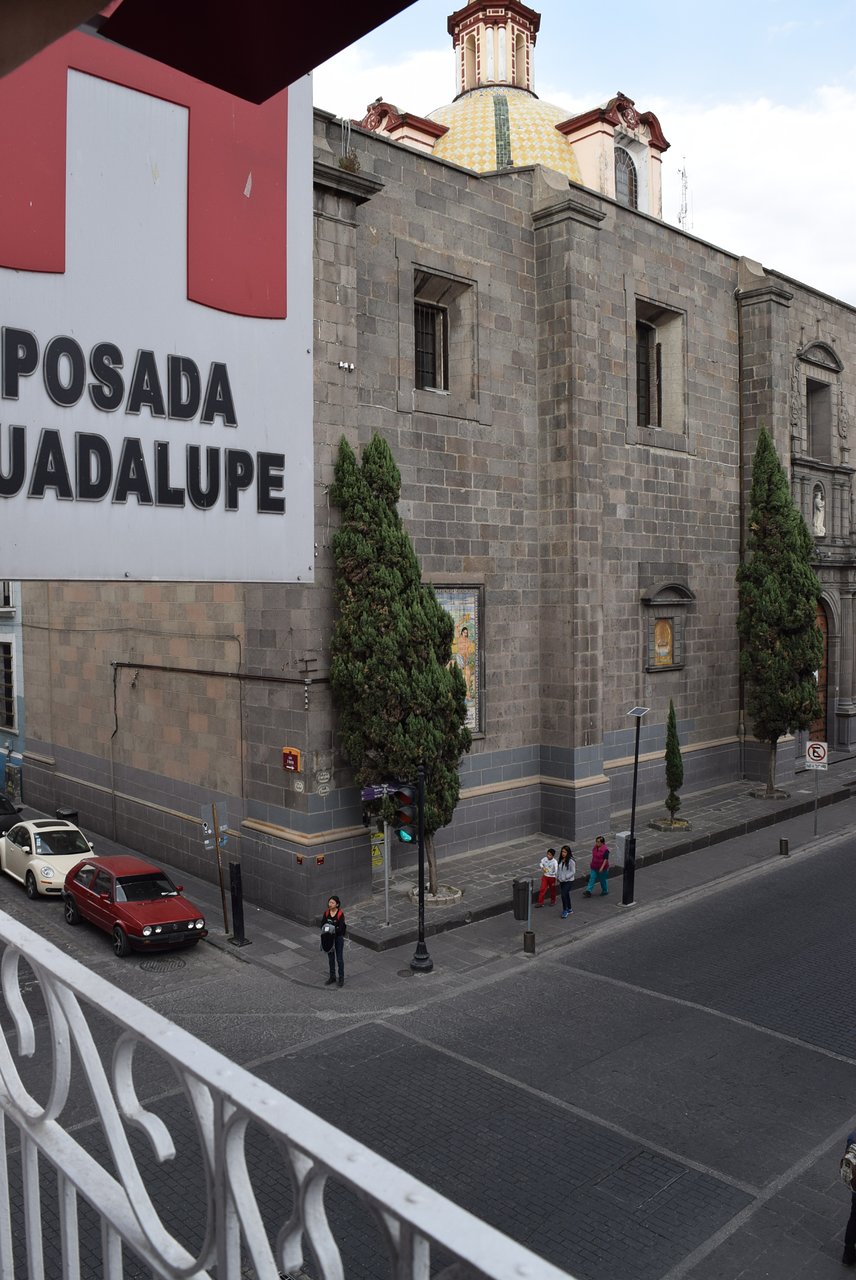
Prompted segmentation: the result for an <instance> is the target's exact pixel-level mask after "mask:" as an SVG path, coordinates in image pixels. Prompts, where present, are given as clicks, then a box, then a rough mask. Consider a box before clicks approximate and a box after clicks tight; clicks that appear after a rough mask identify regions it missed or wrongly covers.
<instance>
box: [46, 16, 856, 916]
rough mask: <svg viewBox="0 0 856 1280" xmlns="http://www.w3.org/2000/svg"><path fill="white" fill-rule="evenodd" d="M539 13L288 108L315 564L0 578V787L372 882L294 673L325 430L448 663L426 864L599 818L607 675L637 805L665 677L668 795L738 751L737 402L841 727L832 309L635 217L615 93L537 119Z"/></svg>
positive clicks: (816, 296) (711, 774)
mask: <svg viewBox="0 0 856 1280" xmlns="http://www.w3.org/2000/svg"><path fill="white" fill-rule="evenodd" d="M539 22H540V19H539V16H538V14H537V13H536V12H534V11H533V10H532V9H530V8H528V7H527V6H525V5H524V4H522V3H519V2H518V0H494V2H493V3H481V2H479V0H476V2H474V3H472V4H469V5H467V6H466V7H465V8H463V9H461V10H459V11H458V12H457V13H454V14H453V15H452V16H451V17H450V19H449V32H450V35H451V37H452V43H453V48H454V56H455V59H456V67H457V76H458V90H459V91H458V94H457V96H456V98H455V101H454V102H453V103H451V104H450V105H449V106H445V107H442V108H440V109H439V110H437V111H435V112H433V113H432V114H431V115H430V116H429V117H427V118H421V117H418V116H414V115H411V114H408V113H407V112H406V110H405V107H406V104H399V105H394V104H392V103H388V102H385V101H384V100H383V99H378V101H377V102H375V103H372V104H371V105H370V106H369V107H368V109H367V113H366V116H365V118H364V119H363V120H362V121H361V122H360V123H359V124H357V123H356V122H354V124H353V125H352V126H351V125H347V124H346V123H345V122H343V121H341V120H339V119H337V118H335V117H333V116H332V115H330V114H328V113H325V112H324V111H320V110H319V111H316V113H315V138H314V143H315V149H314V194H315V206H314V212H315V249H314V265H315V322H314V343H315V345H314V369H315V420H314V439H315V475H314V483H315V541H316V576H315V582H314V583H313V584H301V583H296V584H284V585H273V586H272V585H270V584H266V585H252V584H250V585H247V584H238V585H236V584H232V583H227V582H224V583H220V584H213V585H212V584H210V583H208V584H190V583H134V582H128V583H125V582H115V583H80V582H73V583H72V582H45V583H26V584H23V586H22V592H21V600H22V604H21V608H22V620H23V633H24V641H23V667H24V672H23V676H24V679H23V684H24V689H25V696H26V726H27V736H26V749H25V752H24V795H25V799H26V800H27V802H29V803H30V804H33V805H37V806H40V807H44V808H46V809H48V810H52V809H53V808H54V807H56V806H58V805H69V806H72V807H74V808H76V809H78V810H79V812H80V820H81V822H82V823H83V824H84V825H86V826H87V827H88V828H90V829H93V830H95V831H103V832H104V833H105V834H107V835H109V836H113V837H115V838H116V839H118V840H120V841H122V842H125V843H126V844H128V845H129V846H130V847H133V848H136V849H139V850H143V851H146V852H148V853H150V854H152V855H161V856H163V857H164V858H165V859H166V860H168V861H170V862H171V863H173V864H176V865H180V866H184V867H185V868H186V869H187V870H188V871H190V872H193V873H195V874H199V875H203V876H206V877H207V878H211V877H212V875H213V874H214V868H213V866H212V864H211V861H210V855H209V854H207V853H205V851H204V849H203V844H202V838H201V826H200V814H201V812H202V809H203V807H204V806H205V805H206V804H209V805H210V802H211V801H212V800H215V801H217V802H218V804H219V805H220V806H221V808H222V809H224V810H225V811H227V813H228V822H229V827H230V829H231V830H232V831H234V832H235V833H236V835H235V838H234V842H233V844H232V845H231V846H230V854H232V856H234V855H233V851H234V852H235V853H237V854H238V855H239V856H240V858H241V862H242V867H243V878H244V888H245V892H246V893H247V895H248V896H249V897H250V898H251V899H256V900H258V901H264V902H265V903H266V904H267V905H269V906H270V907H272V908H273V909H274V910H277V911H280V912H282V913H285V914H288V915H291V916H294V917H296V918H299V919H309V918H310V917H313V916H314V915H316V914H317V911H318V909H319V903H320V902H323V900H324V898H325V897H326V896H327V894H328V893H329V892H332V891H335V892H339V893H341V895H342V896H343V898H345V899H346V900H350V901H354V900H357V899H359V898H363V897H366V896H367V895H368V894H370V893H371V887H372V867H371V855H370V848H369V837H368V833H367V831H366V828H365V826H364V825H363V822H362V809H361V803H360V796H359V793H358V791H357V789H356V788H355V786H354V785H353V780H352V777H351V775H350V773H349V770H348V769H347V768H346V766H345V765H344V763H343V760H342V758H341V756H340V754H339V752H338V750H337V734H336V715H335V711H334V708H333V706H332V702H331V694H330V686H329V680H328V667H329V641H330V634H331V628H332V625H333V600H332V581H333V563H332V555H331V539H332V535H333V533H334V531H335V529H336V526H337V518H338V517H337V512H336V510H335V509H334V508H333V507H332V505H331V503H330V498H329V493H330V485H331V481H332V477H333V467H334V462H335V457H336V452H337V448H338V443H339V440H340V438H341V436H342V435H345V436H346V437H347V438H348V440H349V441H350V442H351V443H352V444H353V445H354V446H355V447H356V448H358V447H359V446H361V445H364V444H365V443H367V442H368V441H369V439H370V438H371V436H372V434H373V433H375V432H378V433H380V434H381V435H382V436H383V437H384V438H385V439H386V440H387V441H388V443H389V445H390V447H391V449H392V452H393V455H394V457H395V460H396V462H397V464H398V466H399V468H400V470H401V476H402V495H401V505H400V511H401V514H402V517H403V519H404V522H405V525H406V527H407V529H408V531H409V532H410V534H411V536H412V538H413V541H414V544H415V547H416V551H417V554H418V555H419V557H420V560H421V564H422V568H423V573H424V577H425V579H426V580H427V581H430V582H431V583H433V584H434V585H435V587H436V589H437V591H438V594H439V596H440V598H441V600H442V601H443V602H444V603H445V605H446V607H447V608H448V609H449V611H450V612H451V614H452V616H453V618H454V620H455V646H456V655H455V656H456V659H457V660H458V661H459V662H460V663H461V666H462V668H463V670H464V673H465V677H466V680H467V688H468V714H469V720H470V726H471V729H472V732H473V739H474V740H473V746H472V750H471V752H470V753H469V754H468V755H467V756H466V757H465V759H464V760H463V762H462V765H461V784H462V795H461V801H460V804H459V806H458V809H457V811H456V814H455V817H454V821H453V823H452V824H451V825H450V827H449V828H447V829H446V830H445V831H443V832H441V833H439V836H438V841H437V847H438V853H439V855H440V857H441V859H442V855H443V853H444V852H446V853H449V852H456V851H461V850H465V849H468V848H480V849H489V847H490V846H491V845H497V844H500V843H502V842H503V841H506V840H508V839H510V838H513V837H519V836H524V835H527V834H535V833H539V832H541V833H545V834H547V835H549V836H551V837H554V838H555V839H556V840H557V841H558V840H569V841H571V840H574V839H575V835H576V832H577V831H579V830H582V829H583V828H585V830H586V831H588V830H590V829H591V827H592V825H597V826H602V827H604V829H607V830H608V829H609V828H610V825H611V824H610V815H612V814H615V813H617V812H619V811H621V810H622V809H627V808H629V800H630V786H631V776H632V764H633V742H634V721H633V719H632V718H631V717H629V716H628V712H629V710H630V708H632V707H634V706H635V705H640V704H641V705H642V706H644V707H647V708H649V710H648V714H647V715H646V717H645V719H644V722H643V726H642V737H641V764H640V775H639V781H640V791H639V798H640V801H641V802H643V803H645V802H651V801H654V800H656V799H658V798H660V797H664V796H665V790H666V788H665V783H664V776H663V751H664V741H665V723H666V717H667V714H668V708H669V700H670V699H672V700H673V701H674V705H675V709H676V713H677V716H678V723H679V730H680V737H681V743H682V749H683V757H684V766H685V774H686V779H685V784H684V794H685V795H687V794H691V793H692V792H693V791H694V790H698V789H700V788H704V787H709V786H712V785H715V784H717V783H722V782H726V781H730V780H734V779H739V778H741V777H746V776H751V777H756V776H763V774H764V771H765V768H766V757H765V755H764V753H763V751H762V750H761V749H760V748H759V747H758V744H757V743H755V742H754V739H753V738H752V733H751V725H749V724H748V723H746V721H745V717H744V711H743V691H742V689H741V684H740V681H739V679H738V672H737V639H736V629H735V619H736V613H737V592H736V587H735V573H736V570H737V566H738V564H739V562H740V558H741V555H742V554H743V530H744V528H745V517H746V511H745V507H746V502H747V496H748V488H749V482H750V472H751V459H752V455H753V452H754V448H755V444H756V441H757V436H758V432H759V429H760V427H761V426H762V425H766V426H767V427H768V429H769V430H770V431H771V433H772V434H773V437H774V439H775V442H776V445H777V448H778V450H779V453H780V456H781V457H782V459H783V461H784V462H785V464H786V465H787V466H788V467H789V469H790V474H791V477H792V484H793V494H794V498H795V500H796V502H797V504H798V505H799V507H800V509H801V510H802V512H803V514H804V516H805V518H806V521H807V522H808V524H809V528H810V529H811V530H812V531H813V535H814V540H815V546H816V565H817V570H818V573H819V575H820V577H821V580H822V582H823V586H824V596H823V604H822V609H821V611H820V623H821V626H822V628H823V631H824V634H825V637H826V660H825V662H824V665H823V669H822V670H821V672H820V673H819V681H820V692H821V700H822V703H823V707H824V712H823V718H822V720H821V721H820V722H819V723H818V724H817V725H816V726H815V727H814V730H813V732H814V735H815V736H816V737H818V738H823V739H826V740H828V741H829V743H830V744H831V748H832V750H833V751H840V752H849V751H852V750H853V747H854V738H856V691H854V674H855V673H854V661H856V638H854V597H856V539H855V538H854V528H853V489H852V476H853V466H852V464H851V460H850V416H851V407H852V405H853V402H854V393H856V312H854V310H853V308H851V307H850V306H847V305H845V304H843V303H841V302H839V301H836V300H835V299H834V298H831V297H827V296H826V295H824V294H821V293H819V292H817V291H816V290H813V289H811V288H810V287H808V286H806V285H804V284H801V283H798V282H797V281H794V280H792V279H790V278H789V277H788V276H787V275H785V274H783V273H782V272H781V271H780V270H777V269H775V270H774V269H772V268H763V267H761V266H760V265H758V264H757V263H754V262H750V261H748V260H746V259H742V258H740V257H739V255H738V253H734V252H731V251H728V250H724V249H720V248H717V247H715V246H712V245H710V244H707V243H704V242H703V241H701V240H699V239H697V238H696V237H694V236H693V235H691V234H688V233H687V232H685V231H683V230H681V229H678V228H676V227H674V226H669V225H667V224H666V223H665V222H663V221H662V201H661V184H660V172H661V157H662V154H663V152H664V150H665V149H666V148H667V147H668V143H667V141H666V137H665V136H664V133H663V128H661V124H660V122H659V121H658V120H657V119H656V117H655V116H654V115H652V114H651V113H650V112H645V111H644V110H640V109H639V108H637V105H636V103H635V102H634V101H633V100H632V99H631V98H630V97H627V96H625V95H624V94H622V93H619V94H617V95H615V96H613V97H611V98H609V100H608V101H606V102H605V104H604V105H601V106H596V107H594V108H593V109H592V110H591V111H588V112H586V113H584V114H583V115H579V116H577V117H574V118H571V119H567V118H566V117H565V114H564V112H563V111H562V109H561V108H558V107H551V106H550V105H549V104H546V103H544V102H542V101H541V100H540V99H539V98H538V97H537V96H536V94H535V91H534V84H535V81H534V71H533V68H534V59H535V45H536V37H537V36H538V33H539ZM627 87H628V88H629V89H631V90H632V86H627ZM664 127H665V128H666V130H667V129H668V122H667V121H666V122H664ZM737 248H738V250H739V246H738V247H737ZM782 265H783V266H784V267H786V266H787V264H782ZM287 424H288V406H283V430H284V431H287V430H288V425H287ZM283 748H289V749H290V750H291V751H292V755H291V757H290V761H291V763H294V761H295V755H294V754H293V753H295V752H299V753H300V769H299V771H297V770H295V769H284V768H283ZM803 749H804V743H802V742H800V741H796V742H794V743H792V744H790V743H783V744H782V747H781V748H780V753H779V755H780V774H781V775H782V776H786V775H787V774H788V773H789V772H792V771H793V769H794V768H795V767H796V765H797V763H798V761H799V758H800V754H801V753H802V751H803ZM399 856H405V855H404V854H403V852H402V851H400V850H398V851H396V857H399ZM319 858H320V859H322V861H319Z"/></svg>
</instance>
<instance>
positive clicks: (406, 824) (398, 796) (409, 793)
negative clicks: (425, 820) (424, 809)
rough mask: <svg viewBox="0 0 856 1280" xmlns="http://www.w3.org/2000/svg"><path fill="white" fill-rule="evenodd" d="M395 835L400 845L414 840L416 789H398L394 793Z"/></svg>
mask: <svg viewBox="0 0 856 1280" xmlns="http://www.w3.org/2000/svg"><path fill="white" fill-rule="evenodd" d="M393 825H394V827H395V834H396V836H397V837H398V839H399V840H400V841H401V842H402V844H412V843H413V842H414V840H415V839H416V788H415V787H399V788H398V790H397V791H396V793H395V821H394V823H393Z"/></svg>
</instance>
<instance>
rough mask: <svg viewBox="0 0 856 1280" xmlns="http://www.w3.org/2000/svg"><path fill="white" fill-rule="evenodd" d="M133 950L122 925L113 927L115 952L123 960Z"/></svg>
mask: <svg viewBox="0 0 856 1280" xmlns="http://www.w3.org/2000/svg"><path fill="white" fill-rule="evenodd" d="M130 950H131V944H130V942H129V941H128V935H127V933H125V930H124V929H123V928H122V927H121V926H120V925H118V924H117V925H114V926H113V951H114V953H115V954H116V955H117V956H118V957H119V959H120V960H121V959H122V958H123V957H124V956H126V955H128V953H129V952H130Z"/></svg>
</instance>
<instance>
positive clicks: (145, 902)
mask: <svg viewBox="0 0 856 1280" xmlns="http://www.w3.org/2000/svg"><path fill="white" fill-rule="evenodd" d="M62 896H63V902H64V904H65V918H66V920H67V921H68V923H69V924H80V921H81V920H89V921H91V922H92V924H94V925H97V926H98V928H99V929H104V930H106V932H107V933H109V934H111V935H112V938H113V950H114V951H115V953H116V955H117V956H126V955H127V954H128V952H129V951H131V950H135V951H157V950H161V949H164V948H167V947H178V946H193V945H194V944H195V943H197V942H198V941H199V939H200V938H204V937H205V936H206V934H207V932H208V930H207V929H206V928H205V919H204V917H203V915H202V912H201V911H199V910H198V908H196V907H194V905H193V903H192V902H188V900H187V898H183V897H182V896H181V885H179V886H178V887H176V885H174V884H173V883H172V881H171V880H170V878H169V876H168V875H167V874H166V872H165V871H161V870H160V868H159V867H156V866H154V865H153V864H152V863H151V862H146V861H145V859H143V858H136V857H134V856H133V855H131V854H124V853H123V854H113V855H108V856H107V857H103V858H95V857H92V858H84V859H83V861H82V862H78V863H77V864H76V865H75V866H73V867H72V868H71V870H70V871H69V873H68V875H67V876H66V877H65V885H64V887H63V891H62Z"/></svg>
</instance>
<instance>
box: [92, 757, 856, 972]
mask: <svg viewBox="0 0 856 1280" xmlns="http://www.w3.org/2000/svg"><path fill="white" fill-rule="evenodd" d="M751 785H752V784H749V783H737V784H730V785H728V786H724V787H719V788H716V789H715V790H712V791H706V792H701V793H698V794H696V795H694V796H687V797H686V798H685V800H684V805H683V808H682V810H681V815H682V816H686V817H687V818H688V819H689V820H690V821H691V823H692V830H691V831H690V832H682V833H675V834H672V833H668V832H666V833H664V832H658V831H655V830H653V829H652V828H650V827H649V826H648V823H649V821H650V820H651V819H652V818H654V817H657V818H659V817H662V816H663V815H664V810H663V808H662V806H658V805H655V806H647V807H644V808H641V807H637V811H636V834H637V876H636V898H637V901H638V902H640V903H641V904H643V905H645V906H649V905H650V904H651V903H653V902H655V901H661V902H663V901H666V900H668V899H669V898H671V897H673V896H674V895H675V894H677V893H681V892H685V891H686V890H688V889H695V888H703V887H704V886H705V885H706V884H710V883H713V882H715V881H718V880H721V879H722V878H723V877H724V876H728V875H732V874H738V873H740V872H745V871H746V870H747V869H751V868H753V867H755V866H757V865H758V864H760V863H764V862H769V861H770V860H771V859H777V858H778V857H779V849H780V844H779V842H780V840H781V839H787V840H789V842H790V848H791V850H792V851H795V850H796V849H797V848H799V847H800V846H801V845H806V844H808V843H810V842H811V841H812V840H813V837H814V826H815V823H814V777H813V776H812V775H811V774H807V773H804V774H799V775H798V776H797V778H796V779H795V782H794V784H793V785H792V787H791V792H790V796H789V798H788V799H786V800H756V799H753V798H752V797H751V796H750V795H749V791H750V789H751ZM818 793H819V799H818V821H817V833H818V835H819V836H824V835H827V834H829V833H831V832H836V831H838V830H841V829H843V828H844V827H846V826H848V825H851V824H853V823H856V760H854V759H850V760H844V761H841V762H839V763H838V764H834V765H832V766H831V767H830V769H829V770H828V772H826V773H820V774H819V777H818ZM627 827H629V813H626V814H625V813H618V814H616V815H614V817H613V823H612V828H613V829H612V830H611V831H609V832H605V833H604V834H606V835H607V839H608V840H609V841H610V842H611V847H612V848H613V849H615V840H614V833H615V831H616V830H617V831H622V830H626V829H627ZM757 832H761V833H762V834H761V836H760V837H756V836H755V835H754V833H757ZM596 834H598V833H597V832H595V831H592V832H587V833H585V834H584V835H583V836H581V837H580V838H579V839H578V840H577V841H576V842H575V846H576V849H577V850H578V852H579V857H578V859H577V880H576V884H575V888H574V897H573V902H574V912H573V915H572V916H571V917H570V919H569V920H562V919H561V912H560V909H559V907H556V908H555V909H552V908H548V909H545V910H543V911H535V912H533V928H535V929H536V930H537V934H538V949H539V952H540V951H541V950H543V949H544V948H545V947H550V946H553V945H563V944H565V943H567V942H568V941H569V940H572V939H573V938H578V937H583V936H585V935H586V934H588V933H589V931H590V930H591V929H592V928H599V927H601V925H602V924H603V923H605V922H606V921H608V920H614V919H615V918H616V916H617V915H619V914H620V913H621V906H620V903H621V867H620V866H618V865H617V863H616V860H615V859H614V860H613V866H612V886H613V887H612V892H611V893H610V895H609V898H608V900H607V901H606V902H603V901H602V900H601V898H600V895H599V891H596V892H595V895H594V897H593V898H591V899H586V898H584V897H583V894H582V890H583V888H584V885H585V879H586V877H587V874H588V863H589V855H590V849H591V846H592V844H593V843H594V836H595V835H596ZM99 843H100V844H101V845H102V846H103V845H104V844H105V842H104V840H103V839H102V840H100V841H99ZM561 843H562V841H561V840H559V839H558V838H556V837H550V838H549V839H548V838H547V837H544V836H537V835H536V836H529V837H526V838H525V839H522V840H515V841H510V842H508V843H506V844H502V845H496V846H493V847H491V848H485V849H479V850H476V851H473V852H471V853H465V854H460V855H458V856H457V857H450V858H445V859H442V860H441V863H440V868H439V870H440V880H441V883H443V884H453V885H455V886H456V887H457V888H460V889H461V890H462V896H461V899H460V901H459V902H457V903H455V904H453V905H451V906H442V907H441V906H437V907H435V906H430V905H428V906H426V911H425V934H426V938H428V939H430V941H431V945H430V948H429V950H430V954H431V957H432V959H433V960H434V963H435V976H439V975H442V979H443V981H451V982H453V983H454V982H455V981H460V980H463V978H464V975H466V974H471V973H472V971H473V969H475V968H478V967H480V966H484V965H487V964H490V963H492V962H495V961H496V960H497V959H498V958H502V957H505V958H510V957H516V956H519V954H520V953H521V952H522V934H523V930H524V929H525V924H523V923H520V922H518V921H515V920H514V918H513V916H512V914H511V900H512V882H513V880H514V879H516V878H522V877H532V879H533V881H534V882H535V885H536V887H537V874H536V873H537V867H538V862H539V860H540V858H541V856H542V854H543V852H544V849H545V848H546V847H547V846H548V845H549V844H552V845H555V846H558V845H559V844H561ZM164 865H165V866H167V869H169V866H168V863H166V862H164ZM173 874H174V875H175V876H177V877H178V878H179V879H180V880H182V881H183V882H184V884H185V885H186V886H187V892H188V894H189V896H190V897H191V898H192V899H193V900H194V901H195V902H197V903H198V905H199V906H200V907H202V909H203V910H204V911H205V914H206V919H207V922H208V926H209V931H210V932H209V938H208V941H209V942H210V943H211V944H212V945H214V946H216V947H219V948H220V949H221V950H223V951H225V952H227V953H229V954H231V955H233V956H235V957H236V958H238V959H240V960H243V961H246V962H249V963H251V964H260V965H262V966H263V967H265V968H268V969H270V970H272V971H274V972H276V973H278V974H279V975H280V976H282V977H288V978H290V979H291V980H292V981H294V982H297V983H299V984H301V985H302V984H304V983H306V984H307V985H314V984H316V983H317V980H318V971H319V968H320V967H323V965H324V964H326V962H325V961H324V959H323V957H320V956H319V950H318V934H317V930H316V929H313V928H307V927H306V926H303V925H300V924H297V923H296V922H294V921H292V920H288V919H286V918H284V917H282V916H277V915H274V914H273V913H272V912H269V911H267V910H265V909H264V908H263V907H258V906H256V905H254V904H252V903H249V902H246V903H245V904H244V915H245V932H246V937H247V938H248V940H249V945H247V946H245V947H237V946H235V945H234V944H233V943H232V942H231V940H230V936H229V933H228V931H227V930H226V928H225V926H224V921H223V910H222V903H221V898H220V891H219V887H218V886H217V885H216V884H211V883H208V882H206V881H202V880H197V879H196V878H195V877H192V876H188V875H187V874H186V873H184V872H180V871H178V870H173ZM415 882H416V875H415V872H413V871H408V872H407V873H406V874H402V873H399V874H396V875H394V876H393V878H392V880H391V883H390V892H389V924H387V923H386V911H385V901H384V893H383V887H382V886H381V889H380V892H379V893H377V894H376V895H375V896H374V897H373V898H372V899H369V900H367V901H365V902H359V903H348V902H346V903H344V904H343V905H344V908H345V914H346V917H347V920H348V932H349V937H350V945H349V947H348V957H349V958H348V971H349V973H350V974H352V975H353V976H354V977H355V978H357V977H359V983H360V987H361V988H363V989H365V990H366V992H367V993H368V992H374V993H375V994H378V993H379V992H380V991H382V990H383V991H385V992H388V990H389V988H390V983H391V982H392V983H393V985H395V982H394V981H393V980H397V979H398V978H400V977H403V976H404V977H406V976H410V970H409V962H410V957H411V955H412V951H411V947H412V945H413V944H415V942H416V940H417V908H416V905H415V903H414V902H413V901H411V899H410V896H409V893H410V890H411V889H412V888H413V887H414V885H415ZM227 900H228V893H227ZM321 905H323V904H321ZM319 913H320V906H319ZM477 922H481V923H480V924H477ZM465 925H467V926H470V927H468V928H463V927H462V926H465ZM397 948H401V949H402V950H401V951H397V950H396V949H397Z"/></svg>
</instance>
